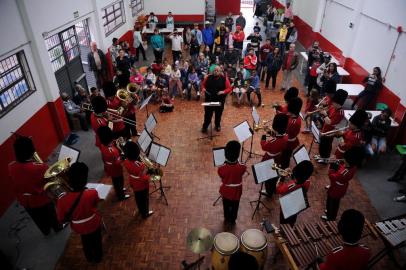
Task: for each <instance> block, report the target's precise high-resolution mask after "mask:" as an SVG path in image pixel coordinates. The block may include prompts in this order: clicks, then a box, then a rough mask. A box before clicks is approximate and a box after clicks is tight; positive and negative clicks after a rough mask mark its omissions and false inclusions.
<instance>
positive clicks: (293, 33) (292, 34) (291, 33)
mask: <svg viewBox="0 0 406 270" xmlns="http://www.w3.org/2000/svg"><path fill="white" fill-rule="evenodd" d="M296 40H297V29H296V27H295V24H294V23H293V22H290V25H289V27H288V34H287V37H286V43H285V45H286V46H285V47H286V50H289V46H290V44H292V43H295V42H296Z"/></svg>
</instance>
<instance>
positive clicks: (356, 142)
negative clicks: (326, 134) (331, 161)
mask: <svg viewBox="0 0 406 270" xmlns="http://www.w3.org/2000/svg"><path fill="white" fill-rule="evenodd" d="M367 119H368V114H367V112H366V111H365V110H361V109H360V110H357V111H355V113H354V114H353V115H351V117H350V119H349V122H350V123H349V126H348V129H347V130H346V131H341V132H339V133H338V134H336V137H342V138H343V142H341V143H340V144H339V145H338V146H337V149H336V152H335V156H336V158H338V159H340V158H342V157H343V155H344V153H345V151H347V150H348V149H350V148H351V147H353V146H361V145H363V141H364V138H363V136H362V133H363V132H362V130H361V128H362V127H363V126H364V124H365V121H366V120H367Z"/></svg>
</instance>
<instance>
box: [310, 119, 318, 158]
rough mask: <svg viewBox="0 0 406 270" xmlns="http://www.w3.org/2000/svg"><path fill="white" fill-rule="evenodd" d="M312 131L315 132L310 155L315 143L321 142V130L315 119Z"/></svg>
mask: <svg viewBox="0 0 406 270" xmlns="http://www.w3.org/2000/svg"><path fill="white" fill-rule="evenodd" d="M311 132H312V134H313V140H312V143H311V144H310V147H309V156H310V152H311V151H312V147H313V144H314V143H317V144H320V130H319V129H318V128H317V126H316V123H315V122H314V121H312V125H311Z"/></svg>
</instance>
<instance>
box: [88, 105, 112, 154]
mask: <svg viewBox="0 0 406 270" xmlns="http://www.w3.org/2000/svg"><path fill="white" fill-rule="evenodd" d="M90 125H91V126H92V129H93V131H94V133H95V138H96V146H97V147H99V148H100V145H101V143H100V139H99V136H97V130H98V129H99V127H105V126H108V121H107V119H106V118H105V117H103V116H101V115H96V114H95V113H92V114H91V115H90Z"/></svg>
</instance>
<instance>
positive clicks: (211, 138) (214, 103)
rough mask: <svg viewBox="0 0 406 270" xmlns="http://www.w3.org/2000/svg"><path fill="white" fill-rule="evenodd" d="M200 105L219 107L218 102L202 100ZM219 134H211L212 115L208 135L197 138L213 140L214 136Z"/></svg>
mask: <svg viewBox="0 0 406 270" xmlns="http://www.w3.org/2000/svg"><path fill="white" fill-rule="evenodd" d="M202 106H204V107H205V108H206V107H220V106H221V103H220V102H203V103H202ZM217 136H219V135H217V134H215V135H213V116H212V118H211V119H210V133H209V135H208V136H203V137H200V138H197V139H198V140H204V139H209V140H213V138H214V137H217Z"/></svg>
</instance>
